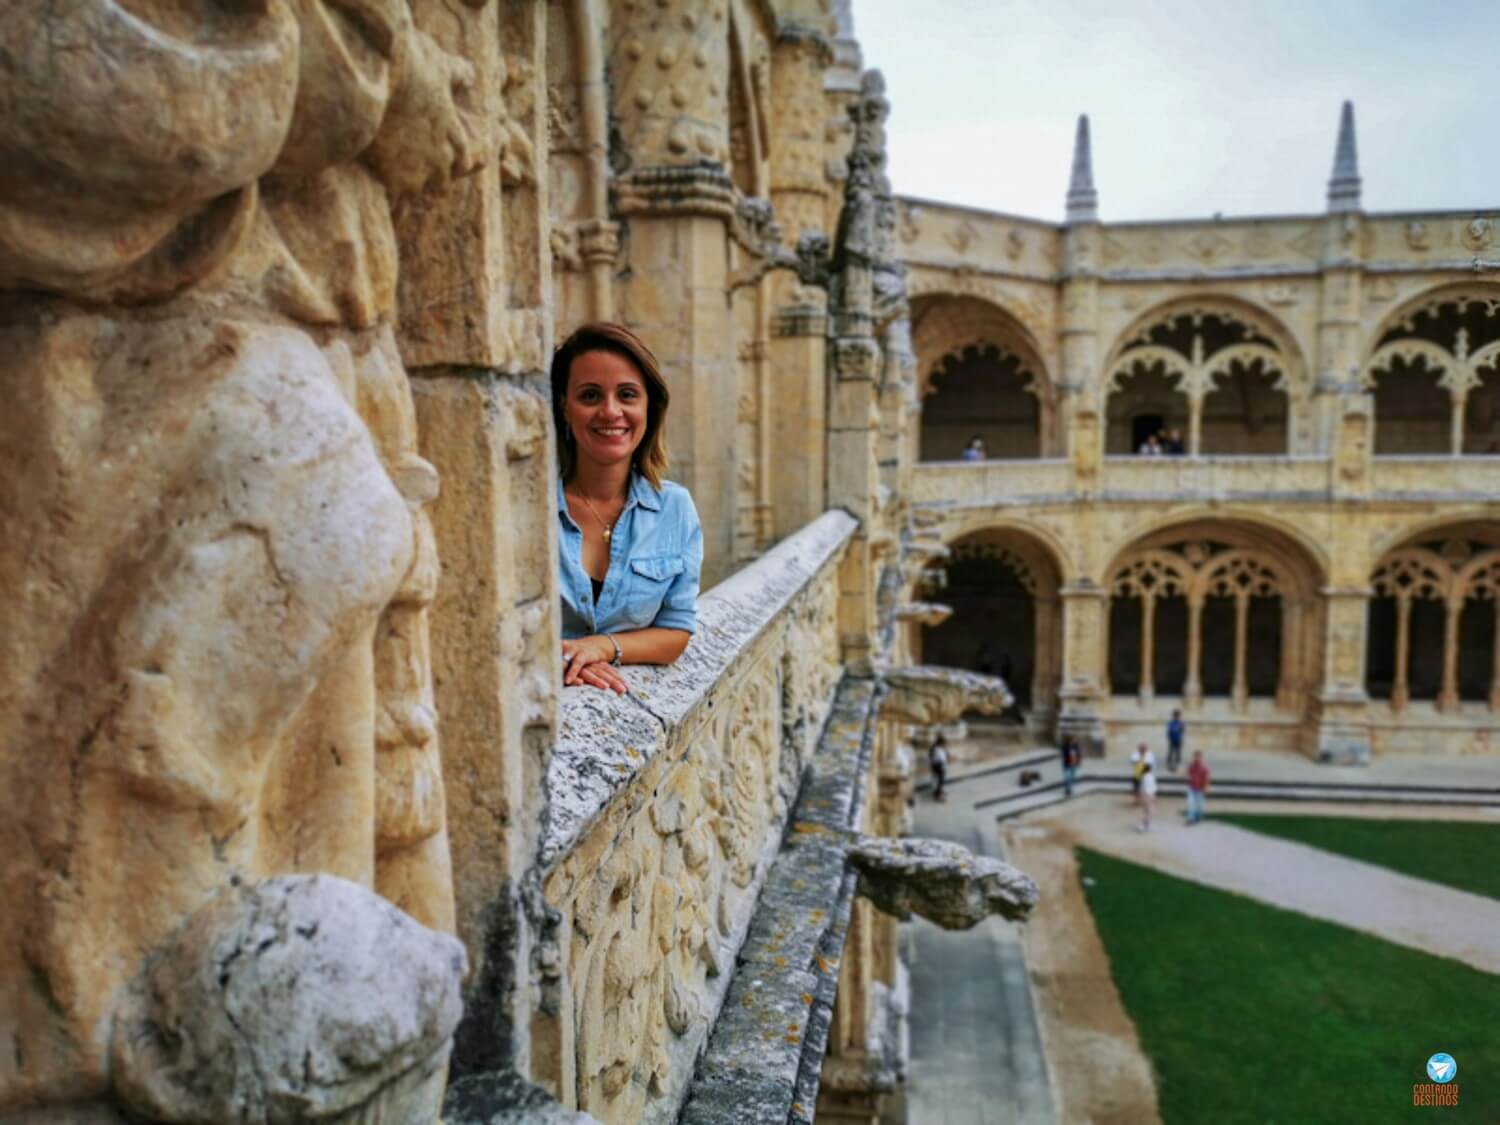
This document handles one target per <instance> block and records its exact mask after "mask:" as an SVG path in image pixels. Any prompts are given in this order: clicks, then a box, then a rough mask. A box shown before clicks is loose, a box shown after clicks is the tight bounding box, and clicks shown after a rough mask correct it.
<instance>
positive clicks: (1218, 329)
mask: <svg viewBox="0 0 1500 1125" xmlns="http://www.w3.org/2000/svg"><path fill="white" fill-rule="evenodd" d="M1127 384H1130V386H1129V387H1128V388H1127ZM1100 394H1101V396H1102V398H1103V408H1104V413H1105V416H1106V418H1107V419H1108V423H1107V426H1106V434H1105V442H1106V448H1107V449H1108V450H1109V452H1111V453H1116V454H1119V453H1134V452H1136V450H1137V447H1138V442H1139V439H1140V437H1141V434H1140V433H1138V432H1137V431H1138V430H1141V428H1142V424H1143V423H1144V424H1145V427H1146V428H1147V429H1150V428H1151V427H1152V426H1153V425H1156V424H1160V425H1162V426H1166V427H1170V428H1172V429H1177V430H1185V431H1186V435H1185V437H1184V438H1183V443H1184V445H1185V447H1186V448H1185V452H1187V453H1190V454H1194V455H1196V454H1198V453H1210V454H1211V453H1231V454H1278V453H1285V452H1288V451H1296V450H1304V449H1307V448H1310V444H1311V441H1312V433H1311V397H1312V394H1311V384H1310V381H1309V379H1308V375H1307V362H1306V359H1305V357H1304V356H1303V354H1302V350H1301V348H1300V347H1299V346H1298V344H1297V341H1296V338H1295V337H1294V336H1293V334H1292V333H1291V332H1290V331H1289V330H1288V329H1287V328H1286V326H1285V325H1284V324H1283V323H1282V322H1281V321H1280V319H1278V318H1277V317H1275V316H1274V315H1272V314H1271V313H1269V312H1267V311H1266V310H1264V309H1262V308H1261V307H1260V306H1258V305H1255V304H1253V303H1251V302H1248V301H1245V300H1242V299H1240V298H1236V297H1226V296H1218V295H1204V296H1200V297H1186V298H1178V299H1176V300H1172V301H1168V302H1165V303H1163V304H1160V305H1157V306H1155V307H1154V308H1152V309H1150V310H1148V311H1147V312H1145V313H1143V314H1142V315H1140V316H1138V317H1137V318H1136V319H1135V320H1134V321H1133V322H1132V323H1131V325H1130V327H1129V328H1127V329H1126V330H1125V331H1124V332H1123V333H1121V335H1120V336H1119V337H1118V338H1117V339H1116V341H1115V342H1114V344H1113V346H1112V347H1111V348H1110V351H1109V357H1108V359H1107V360H1106V362H1105V364H1104V368H1103V377H1102V379H1101V386H1100ZM1267 423H1269V424H1267Z"/></svg>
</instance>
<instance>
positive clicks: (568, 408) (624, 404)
mask: <svg viewBox="0 0 1500 1125" xmlns="http://www.w3.org/2000/svg"><path fill="white" fill-rule="evenodd" d="M647 405H648V400H647V397H646V381H645V379H644V378H643V377H642V376H641V373H640V372H639V371H638V370H636V366H635V364H634V363H632V362H631V361H630V360H629V359H627V358H626V357H625V356H623V355H620V354H619V353H618V352H605V351H599V352H584V353H583V354H582V355H580V356H578V357H577V358H576V359H574V360H573V364H572V366H571V367H570V368H569V369H568V395H567V398H566V399H564V400H563V418H564V419H566V420H567V423H568V426H569V428H570V429H572V431H573V439H574V441H576V442H577V444H578V458H579V461H580V462H584V461H587V462H591V463H593V464H596V465H613V464H617V463H619V462H620V461H629V460H630V459H631V458H632V457H633V456H635V451H636V449H637V447H639V446H640V444H641V440H642V439H643V438H644V437H645V436H646V418H647Z"/></svg>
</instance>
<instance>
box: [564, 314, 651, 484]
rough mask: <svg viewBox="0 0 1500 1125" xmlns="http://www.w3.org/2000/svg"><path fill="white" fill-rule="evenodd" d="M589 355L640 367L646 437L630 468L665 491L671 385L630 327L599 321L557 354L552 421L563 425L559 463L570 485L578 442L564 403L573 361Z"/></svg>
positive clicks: (576, 331)
mask: <svg viewBox="0 0 1500 1125" xmlns="http://www.w3.org/2000/svg"><path fill="white" fill-rule="evenodd" d="M585 352H614V353H615V354H616V355H622V356H624V357H625V358H626V359H628V360H630V362H631V363H633V364H634V365H635V368H636V370H637V371H639V372H640V373H641V380H642V381H643V382H644V383H645V384H646V433H645V435H644V436H643V437H642V438H641V444H640V445H638V446H636V447H635V454H634V456H632V457H631V460H630V467H631V468H632V469H634V470H635V471H636V472H638V473H640V474H641V476H643V477H645V478H646V479H647V480H648V481H650V482H651V486H652V487H653V488H658V489H659V488H661V481H662V475H663V474H664V473H665V472H666V471H667V440H666V435H665V433H664V432H663V426H664V424H665V423H666V420H667V402H668V401H669V400H670V398H671V395H669V394H668V393H667V381H666V380H665V379H663V378H662V377H661V368H660V367H658V366H657V363H656V357H655V356H654V355H652V354H651V349H650V348H648V347H646V345H645V344H643V343H642V342H641V339H640V337H639V336H637V335H636V334H635V333H634V332H632V331H631V330H630V329H628V328H626V327H625V326H624V325H623V324H611V323H609V322H607V321H598V322H595V323H593V324H585V325H582V326H581V327H579V328H575V329H574V330H573V334H572V335H571V336H569V337H568V338H567V339H566V340H564V341H563V342H562V343H561V344H559V345H558V347H557V350H556V351H555V352H553V353H552V422H553V424H554V425H555V426H556V427H557V465H558V468H559V469H560V470H561V472H562V478H563V480H564V481H565V482H566V481H568V480H571V479H572V477H573V470H574V468H576V467H577V464H578V440H577V439H576V438H575V437H574V436H573V433H572V431H571V430H570V429H569V428H568V426H567V422H566V419H565V417H564V415H563V402H564V401H565V400H566V399H567V397H568V375H569V373H570V372H571V371H572V367H573V361H574V360H575V359H577V358H578V357H579V356H581V355H583V354H584V353H585Z"/></svg>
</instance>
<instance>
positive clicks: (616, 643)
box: [604, 633, 625, 668]
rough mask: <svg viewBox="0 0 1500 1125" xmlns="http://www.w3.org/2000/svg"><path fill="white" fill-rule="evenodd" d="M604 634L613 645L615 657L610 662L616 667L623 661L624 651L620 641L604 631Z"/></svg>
mask: <svg viewBox="0 0 1500 1125" xmlns="http://www.w3.org/2000/svg"><path fill="white" fill-rule="evenodd" d="M604 635H605V636H606V637H608V638H609V643H610V644H612V645H614V646H615V658H614V659H613V660H611V661H610V663H611V664H613V665H614V666H615V667H616V668H618V667H620V665H622V664H624V663H625V652H624V650H623V649H621V648H620V642H619V641H617V640H615V638H614V636H613V635H612V634H609V633H605V634H604Z"/></svg>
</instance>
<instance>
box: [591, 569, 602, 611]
mask: <svg viewBox="0 0 1500 1125" xmlns="http://www.w3.org/2000/svg"><path fill="white" fill-rule="evenodd" d="M589 583H590V585H592V586H593V587H594V604H595V605H598V604H599V595H600V594H602V593H604V579H602V578H595V577H594V576H593V575H592V574H591V575H589Z"/></svg>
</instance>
